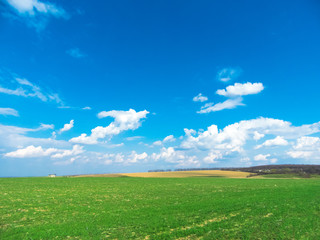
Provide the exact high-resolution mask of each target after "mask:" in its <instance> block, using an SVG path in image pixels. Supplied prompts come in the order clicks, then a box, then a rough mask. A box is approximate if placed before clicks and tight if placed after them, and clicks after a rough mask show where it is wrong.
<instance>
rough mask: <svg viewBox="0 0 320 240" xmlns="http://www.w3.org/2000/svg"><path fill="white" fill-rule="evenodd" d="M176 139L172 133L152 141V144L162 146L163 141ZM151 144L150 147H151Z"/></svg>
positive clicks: (167, 141)
mask: <svg viewBox="0 0 320 240" xmlns="http://www.w3.org/2000/svg"><path fill="white" fill-rule="evenodd" d="M174 141H176V139H175V137H174V136H173V135H169V136H166V137H165V138H164V139H163V140H162V141H161V140H158V141H155V142H153V143H152V145H153V146H162V145H163V144H164V143H169V142H174ZM152 145H151V147H152Z"/></svg>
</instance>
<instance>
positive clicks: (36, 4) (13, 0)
mask: <svg viewBox="0 0 320 240" xmlns="http://www.w3.org/2000/svg"><path fill="white" fill-rule="evenodd" d="M7 2H8V3H9V4H10V5H11V6H12V7H13V8H14V9H16V10H17V11H18V12H19V13H21V14H29V15H31V16H34V15H35V14H39V13H41V14H50V15H53V16H55V17H62V16H63V15H64V14H66V13H65V11H64V10H63V9H61V8H58V7H57V6H55V5H54V4H52V3H44V2H41V1H39V0H7Z"/></svg>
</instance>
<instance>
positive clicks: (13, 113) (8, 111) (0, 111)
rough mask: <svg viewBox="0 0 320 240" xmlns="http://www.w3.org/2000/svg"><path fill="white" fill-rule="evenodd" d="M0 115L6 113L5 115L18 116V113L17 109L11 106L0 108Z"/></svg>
mask: <svg viewBox="0 0 320 240" xmlns="http://www.w3.org/2000/svg"><path fill="white" fill-rule="evenodd" d="M0 115H6V116H9V115H10V116H15V117H18V116H19V113H18V111H17V110H15V109H13V108H0Z"/></svg>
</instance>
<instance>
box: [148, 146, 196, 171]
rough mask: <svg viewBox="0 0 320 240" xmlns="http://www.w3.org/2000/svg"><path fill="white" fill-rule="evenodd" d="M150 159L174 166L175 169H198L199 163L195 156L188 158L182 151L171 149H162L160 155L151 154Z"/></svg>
mask: <svg viewBox="0 0 320 240" xmlns="http://www.w3.org/2000/svg"><path fill="white" fill-rule="evenodd" d="M151 159H153V160H154V161H159V160H162V161H165V162H168V163H173V164H175V166H176V167H199V166H200V161H199V160H197V157H196V156H189V155H187V154H186V153H185V152H184V151H176V150H175V149H174V148H173V147H168V148H165V147H163V148H162V149H161V151H160V153H153V154H152V155H151Z"/></svg>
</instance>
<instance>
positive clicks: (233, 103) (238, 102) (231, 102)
mask: <svg viewBox="0 0 320 240" xmlns="http://www.w3.org/2000/svg"><path fill="white" fill-rule="evenodd" d="M243 105H244V104H243V103H242V98H241V97H238V98H233V99H228V100H226V101H224V102H221V103H217V104H215V105H213V106H212V104H211V103H210V104H206V105H204V106H203V107H201V110H200V111H198V113H210V112H217V111H221V110H224V109H233V108H235V107H237V106H243Z"/></svg>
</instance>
